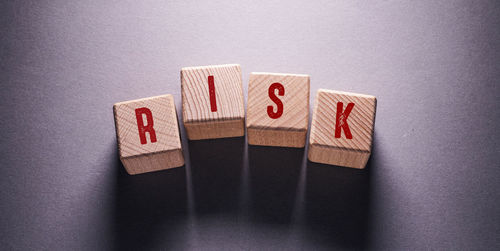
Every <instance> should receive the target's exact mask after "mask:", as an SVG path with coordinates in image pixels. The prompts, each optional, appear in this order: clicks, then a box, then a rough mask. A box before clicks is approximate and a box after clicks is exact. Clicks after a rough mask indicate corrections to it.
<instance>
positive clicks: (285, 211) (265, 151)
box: [248, 145, 304, 226]
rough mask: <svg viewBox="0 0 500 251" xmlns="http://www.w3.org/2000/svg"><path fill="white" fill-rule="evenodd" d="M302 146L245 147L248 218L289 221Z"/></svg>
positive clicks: (279, 221) (302, 152)
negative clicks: (248, 203) (247, 173)
mask: <svg viewBox="0 0 500 251" xmlns="http://www.w3.org/2000/svg"><path fill="white" fill-rule="evenodd" d="M303 157H304V148H284V147H267V146H253V145H249V146H248V161H249V179H250V182H249V184H250V188H249V189H250V191H251V192H250V196H251V205H250V220H251V221H252V222H256V223H265V224H279V225H283V226H288V225H290V224H291V223H292V214H293V209H294V204H295V196H296V190H297V185H298V181H299V176H300V169H301V166H302V160H303Z"/></svg>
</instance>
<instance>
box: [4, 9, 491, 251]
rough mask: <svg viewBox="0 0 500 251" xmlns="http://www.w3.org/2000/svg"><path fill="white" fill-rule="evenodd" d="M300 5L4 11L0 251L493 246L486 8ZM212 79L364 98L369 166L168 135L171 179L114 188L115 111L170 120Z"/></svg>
mask: <svg viewBox="0 0 500 251" xmlns="http://www.w3.org/2000/svg"><path fill="white" fill-rule="evenodd" d="M308 2H309V1H304V2H298V1H294V2H290V1H288V2H286V3H285V2H283V3H281V2H278V1H261V2H257V1H249V2H239V1H210V2H205V3H198V2H194V1H179V2H177V3H168V2H160V1H158V2H156V1H135V2H128V3H125V2H124V1H116V2H115V1H74V2H73V3H70V2H69V1H31V2H30V1H2V2H1V3H0V24H1V26H0V29H1V30H0V31H1V37H0V83H1V94H0V104H1V106H0V114H1V115H2V119H1V120H0V135H1V139H0V149H1V150H0V152H1V158H0V202H1V203H0V246H1V247H2V249H23V250H25V249H66V250H75V249H110V248H134V247H136V248H139V249H149V248H151V249H160V248H172V249H215V250H220V249H233V250H234V249H256V250H260V249H335V248H358V249H361V248H366V249H396V250H401V249H471V250H488V249H491V250H494V249H496V250H498V249H500V237H499V236H500V224H499V223H500V209H499V207H498V202H499V201H500V146H499V143H500V139H499V132H498V126H497V124H498V123H499V122H500V105H499V104H500V102H499V100H500V87H499V86H500V85H499V79H500V67H499V62H500V60H499V59H500V44H499V41H500V34H499V27H500V22H499V21H500V8H499V4H498V2H496V1H491V2H486V1H480V2H474V3H472V2H467V1H412V2H402V3H401V2H393V1H378V2H369V3H366V2H365V1H361V2H358V1H345V2H335V3H334V2H333V1H318V2H315V3H308ZM222 63H239V64H241V66H242V70H243V80H244V87H245V92H246V86H247V81H248V75H249V73H250V72H251V71H268V72H290V73H305V74H310V75H311V93H313V94H315V92H316V90H317V89H319V88H328V89H335V90H343V91H353V92H359V93H365V94H371V95H375V96H377V98H378V107H377V118H376V126H375V142H374V149H373V156H372V158H371V160H370V162H369V168H368V169H367V170H361V171H359V170H352V169H346V168H338V167H329V166H323V165H318V164H313V163H310V162H307V160H305V159H304V156H305V153H306V151H307V149H306V150H305V151H304V150H303V149H282V148H263V147H253V146H247V145H246V143H245V139H244V138H234V139H222V140H212V141H198V142H187V141H186V140H185V138H186V134H185V132H184V131H182V132H181V133H182V136H183V138H184V141H183V146H184V149H185V157H186V160H187V162H186V163H187V164H186V166H185V167H182V168H177V169H173V170H168V171H163V172H157V173H152V174H145V175H139V176H128V175H127V174H126V173H125V172H124V170H123V167H122V166H121V164H120V163H119V161H118V157H117V149H116V142H115V131H114V124H113V114H112V105H113V103H115V102H118V101H125V100H131V99H136V98H143V97H148V96H153V95H160V94H165V93H171V94H173V95H174V97H175V101H176V105H177V110H178V112H179V114H180V109H181V107H180V80H179V70H180V68H181V67H183V66H197V65H210V64H222ZM313 98H314V95H312V97H311V101H312V100H313Z"/></svg>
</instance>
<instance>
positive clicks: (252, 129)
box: [247, 73, 310, 147]
mask: <svg viewBox="0 0 500 251" xmlns="http://www.w3.org/2000/svg"><path fill="white" fill-rule="evenodd" d="M309 85H310V84H309V76H308V75H298V74H277V73H251V74H250V80H249V83H248V110H247V133H248V143H249V144H251V145H263V146H281V147H304V146H305V144H306V135H307V125H308V123H309Z"/></svg>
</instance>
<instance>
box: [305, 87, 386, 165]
mask: <svg viewBox="0 0 500 251" xmlns="http://www.w3.org/2000/svg"><path fill="white" fill-rule="evenodd" d="M338 102H342V103H344V107H343V108H344V110H345V109H346V106H347V104H348V103H354V107H353V109H352V111H351V113H350V114H349V116H348V118H347V120H346V121H347V123H348V125H349V128H350V131H351V134H352V139H348V138H347V137H346V135H345V131H344V130H342V133H341V137H340V138H335V123H336V116H337V103H338ZM376 106H377V99H376V98H375V97H374V96H370V95H363V94H356V93H349V92H340V91H331V90H325V89H320V90H318V92H317V95H316V99H315V102H314V109H313V118H312V123H311V133H310V136H309V152H308V158H309V160H310V161H313V162H318V163H323V164H330V165H337V166H346V167H352V168H360V169H362V168H364V167H365V165H366V163H367V162H368V159H369V157H370V153H371V147H372V140H373V129H374V123H375V111H376Z"/></svg>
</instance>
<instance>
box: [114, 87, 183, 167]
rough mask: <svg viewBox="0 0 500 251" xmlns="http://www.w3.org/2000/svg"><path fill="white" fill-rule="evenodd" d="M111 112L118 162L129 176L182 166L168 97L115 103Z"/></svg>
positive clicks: (176, 131) (171, 99) (175, 124)
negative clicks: (120, 162)
mask: <svg viewBox="0 0 500 251" xmlns="http://www.w3.org/2000/svg"><path fill="white" fill-rule="evenodd" d="M113 113H114V117H115V128H116V138H117V140H118V149H119V154H120V160H121V161H122V163H123V166H124V167H125V169H126V170H127V172H128V173H129V174H139V173H146V172H152V171H158V170H163V169H168V168H173V167H179V166H182V165H184V157H183V155H182V147H181V140H180V134H179V125H178V121H177V113H176V110H175V103H174V98H173V96H172V95H169V94H167V95H162V96H157V97H150V98H145V99H137V100H132V101H126V102H120V103H116V104H115V105H114V106H113Z"/></svg>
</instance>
